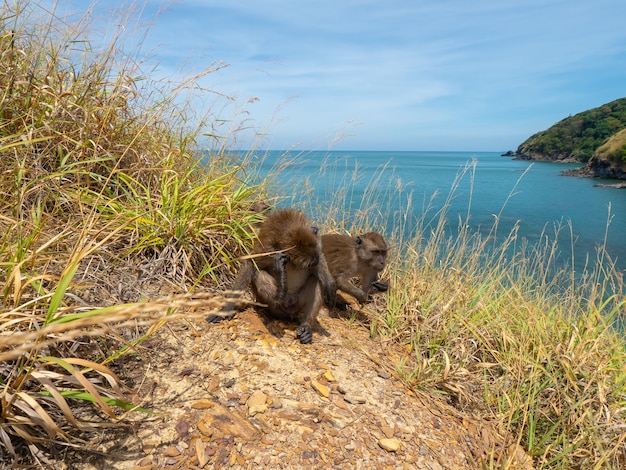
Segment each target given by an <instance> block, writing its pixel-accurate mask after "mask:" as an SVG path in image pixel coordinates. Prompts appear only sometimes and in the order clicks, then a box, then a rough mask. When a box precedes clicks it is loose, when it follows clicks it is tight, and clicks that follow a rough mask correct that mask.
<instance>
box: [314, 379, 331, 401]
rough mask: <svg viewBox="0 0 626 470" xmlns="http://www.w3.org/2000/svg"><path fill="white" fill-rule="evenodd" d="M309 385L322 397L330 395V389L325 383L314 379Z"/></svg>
mask: <svg viewBox="0 0 626 470" xmlns="http://www.w3.org/2000/svg"><path fill="white" fill-rule="evenodd" d="M311 386H312V387H313V388H314V389H315V391H316V392H317V393H319V394H320V395H322V396H323V397H326V398H328V396H329V395H330V389H329V388H328V387H327V386H326V385H324V384H322V383H320V382H318V381H317V380H315V379H313V380H311Z"/></svg>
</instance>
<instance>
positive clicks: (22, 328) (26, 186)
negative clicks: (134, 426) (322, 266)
mask: <svg viewBox="0 0 626 470" xmlns="http://www.w3.org/2000/svg"><path fill="white" fill-rule="evenodd" d="M87 20H88V19H86V18H81V19H78V20H77V21H76V22H75V23H71V24H69V23H65V22H64V21H62V20H60V19H59V18H56V17H54V16H53V15H49V14H47V12H45V11H44V10H42V9H39V8H38V6H37V5H32V4H31V3H29V2H25V1H24V2H22V1H18V2H15V3H12V4H8V3H6V2H5V3H3V4H2V6H1V7H0V34H1V36H0V51H1V53H0V90H1V94H0V110H1V111H0V113H1V119H0V229H1V231H2V237H1V238H0V259H2V262H0V288H1V289H2V309H1V310H0V337H1V338H2V341H0V456H2V459H3V460H4V459H5V457H8V458H11V459H13V461H14V462H15V463H19V462H20V461H22V460H24V461H34V462H39V464H41V465H46V464H47V458H48V456H49V454H48V453H49V452H50V451H52V450H53V449H55V448H57V447H58V446H59V445H61V446H70V447H89V443H88V441H87V440H86V439H85V432H88V431H97V430H99V429H100V428H102V427H103V426H116V425H118V424H119V423H121V422H122V421H123V419H124V417H125V416H126V414H127V413H128V412H129V410H133V411H143V412H147V410H142V409H141V408H139V407H137V406H135V405H134V404H133V403H139V402H140V398H141V397H136V396H134V394H133V391H132V390H130V389H128V388H126V387H124V386H123V384H122V383H121V381H120V380H119V378H118V377H117V376H116V375H115V373H113V371H112V370H111V369H110V368H109V367H108V366H107V365H106V364H107V363H109V362H110V361H111V360H113V359H114V358H116V357H119V356H120V355H122V354H125V353H126V352H128V351H129V350H131V349H132V348H133V347H134V345H136V344H138V343H139V342H141V341H143V340H144V339H145V338H146V337H148V336H149V335H150V334H151V333H152V332H153V331H154V330H155V329H156V328H159V327H160V326H161V325H162V324H163V322H165V321H170V320H172V319H176V318H177V316H178V314H179V313H180V312H182V311H184V310H186V309H188V308H190V307H193V306H194V305H196V304H197V302H202V304H203V305H204V306H207V305H209V306H210V305H212V302H213V305H214V307H215V308H216V309H219V308H222V306H223V305H224V304H225V302H226V301H225V300H224V299H222V298H221V297H218V296H215V295H214V294H212V295H210V297H211V298H214V300H210V299H207V298H206V295H204V296H202V295H201V294H199V293H198V294H189V295H187V296H183V297H180V296H179V297H174V298H172V297H168V296H165V295H164V294H167V293H169V292H182V293H184V292H190V293H191V292H192V291H193V290H194V288H195V287H196V286H199V285H202V286H204V287H205V289H203V290H205V291H206V287H208V286H215V285H216V284H219V283H222V282H223V281H224V280H225V279H228V278H229V277H230V275H231V273H230V271H231V267H230V265H231V263H232V258H233V257H235V256H237V253H240V252H241V250H242V249H243V248H245V246H246V245H247V244H248V243H249V240H250V237H251V236H252V228H251V227H252V224H253V223H254V222H255V221H256V219H257V218H258V216H257V215H256V214H254V213H252V212H251V211H249V210H248V208H249V205H250V202H251V201H252V200H254V199H255V198H256V197H257V194H258V192H259V188H258V187H256V186H250V185H248V184H247V183H246V181H245V179H246V178H245V174H244V172H243V169H242V166H241V164H240V163H239V164H234V163H230V162H228V161H227V159H225V158H222V157H221V155H220V154H215V153H213V154H206V155H204V157H205V159H204V160H203V162H204V163H203V164H201V163H200V161H201V159H200V158H198V157H199V156H198V155H196V154H194V151H195V149H196V148H198V145H197V143H196V139H197V137H198V135H199V134H200V132H204V133H208V134H213V135H217V131H216V129H215V128H214V127H212V126H211V124H214V125H215V126H218V125H220V123H221V122H224V121H223V120H222V121H218V120H215V121H210V122H209V125H208V127H207V119H208V117H209V116H210V112H211V111H210V110H209V111H207V117H206V118H200V119H198V117H197V116H196V115H195V114H194V112H193V110H192V109H191V107H189V104H188V102H187V101H185V100H184V99H182V98H184V95H185V94H186V93H187V92H188V91H189V90H192V89H195V88H196V83H197V80H198V78H200V77H201V76H203V75H204V74H207V73H212V72H214V71H215V70H217V69H219V67H221V65H215V66H211V67H209V68H208V69H207V70H206V71H204V72H202V73H201V74H199V75H196V76H194V77H191V78H189V80H188V81H186V82H184V83H182V84H177V85H176V86H173V87H172V86H171V85H169V84H167V83H159V82H154V81H151V80H150V79H149V77H146V75H145V74H144V72H143V71H142V70H141V65H140V63H138V62H137V61H135V60H134V59H133V58H132V57H129V56H128V55H126V54H125V53H123V50H124V40H125V39H126V38H125V36H124V34H123V31H124V25H122V26H121V27H120V29H119V31H117V33H115V34H114V35H113V36H112V40H111V43H110V44H108V45H106V46H105V47H103V48H100V49H99V48H97V47H96V45H94V44H91V43H90V42H89V40H88V26H89V23H88V21H87ZM233 122H234V121H233ZM215 142H216V144H217V145H216V146H217V147H218V148H220V147H222V146H223V145H225V142H222V141H219V140H218V139H217V138H215ZM207 159H208V161H207ZM129 302H130V303H129ZM102 344H106V347H104V348H103V347H102Z"/></svg>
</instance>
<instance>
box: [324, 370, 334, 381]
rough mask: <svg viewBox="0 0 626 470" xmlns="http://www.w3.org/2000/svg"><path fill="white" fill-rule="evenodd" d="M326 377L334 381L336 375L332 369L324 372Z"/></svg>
mask: <svg viewBox="0 0 626 470" xmlns="http://www.w3.org/2000/svg"><path fill="white" fill-rule="evenodd" d="M324 378H325V379H326V380H328V381H329V382H334V381H335V377H334V376H333V374H332V372H331V371H330V370H326V372H324Z"/></svg>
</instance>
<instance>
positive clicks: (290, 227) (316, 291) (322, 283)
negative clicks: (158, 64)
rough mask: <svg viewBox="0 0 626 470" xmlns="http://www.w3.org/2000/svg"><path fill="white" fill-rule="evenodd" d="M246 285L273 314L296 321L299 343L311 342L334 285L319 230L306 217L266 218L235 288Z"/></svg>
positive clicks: (285, 213)
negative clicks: (313, 327) (324, 304)
mask: <svg viewBox="0 0 626 470" xmlns="http://www.w3.org/2000/svg"><path fill="white" fill-rule="evenodd" d="M248 287H250V288H251V290H252V293H253V295H254V297H255V300H256V301H257V302H260V303H263V304H266V305H267V313H268V314H269V316H271V317H275V318H285V317H287V318H290V319H292V320H295V321H297V322H298V328H297V329H296V334H297V336H298V339H299V340H300V342H301V343H303V344H306V343H310V342H311V341H312V340H313V333H312V330H311V326H312V325H313V324H314V323H315V322H316V321H317V315H318V313H319V310H320V308H321V307H322V305H323V303H324V300H323V299H322V296H324V298H325V299H326V302H327V303H334V296H335V295H336V294H335V292H336V286H335V283H334V280H333V278H332V276H331V275H330V272H329V269H328V266H327V265H326V261H325V259H324V255H323V253H322V247H321V239H320V237H319V235H318V229H317V227H314V226H312V224H311V222H310V221H309V220H308V219H307V218H306V216H305V215H304V213H302V212H300V211H297V210H294V209H278V210H273V211H271V212H270V213H269V214H268V215H267V218H266V219H265V220H264V221H263V222H262V223H261V225H260V227H259V232H258V239H257V240H256V242H255V244H254V247H253V249H252V255H251V257H250V259H246V260H244V261H243V263H242V266H241V269H240V271H239V273H238V275H237V277H236V279H235V281H234V283H233V286H232V289H233V290H236V291H241V290H245V289H247V288H248ZM207 320H208V319H207ZM209 321H210V320H209Z"/></svg>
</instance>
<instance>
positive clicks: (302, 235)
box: [287, 227, 321, 269]
mask: <svg viewBox="0 0 626 470" xmlns="http://www.w3.org/2000/svg"><path fill="white" fill-rule="evenodd" d="M287 244H288V246H290V247H292V248H291V249H290V250H288V251H287V256H288V257H289V262H290V263H292V264H293V265H294V266H296V267H298V268H302V269H307V268H313V267H315V266H317V265H318V264H319V262H320V252H321V248H320V242H319V238H318V236H317V227H310V228H307V227H298V228H297V229H296V230H294V231H293V232H291V233H288V234H287Z"/></svg>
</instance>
